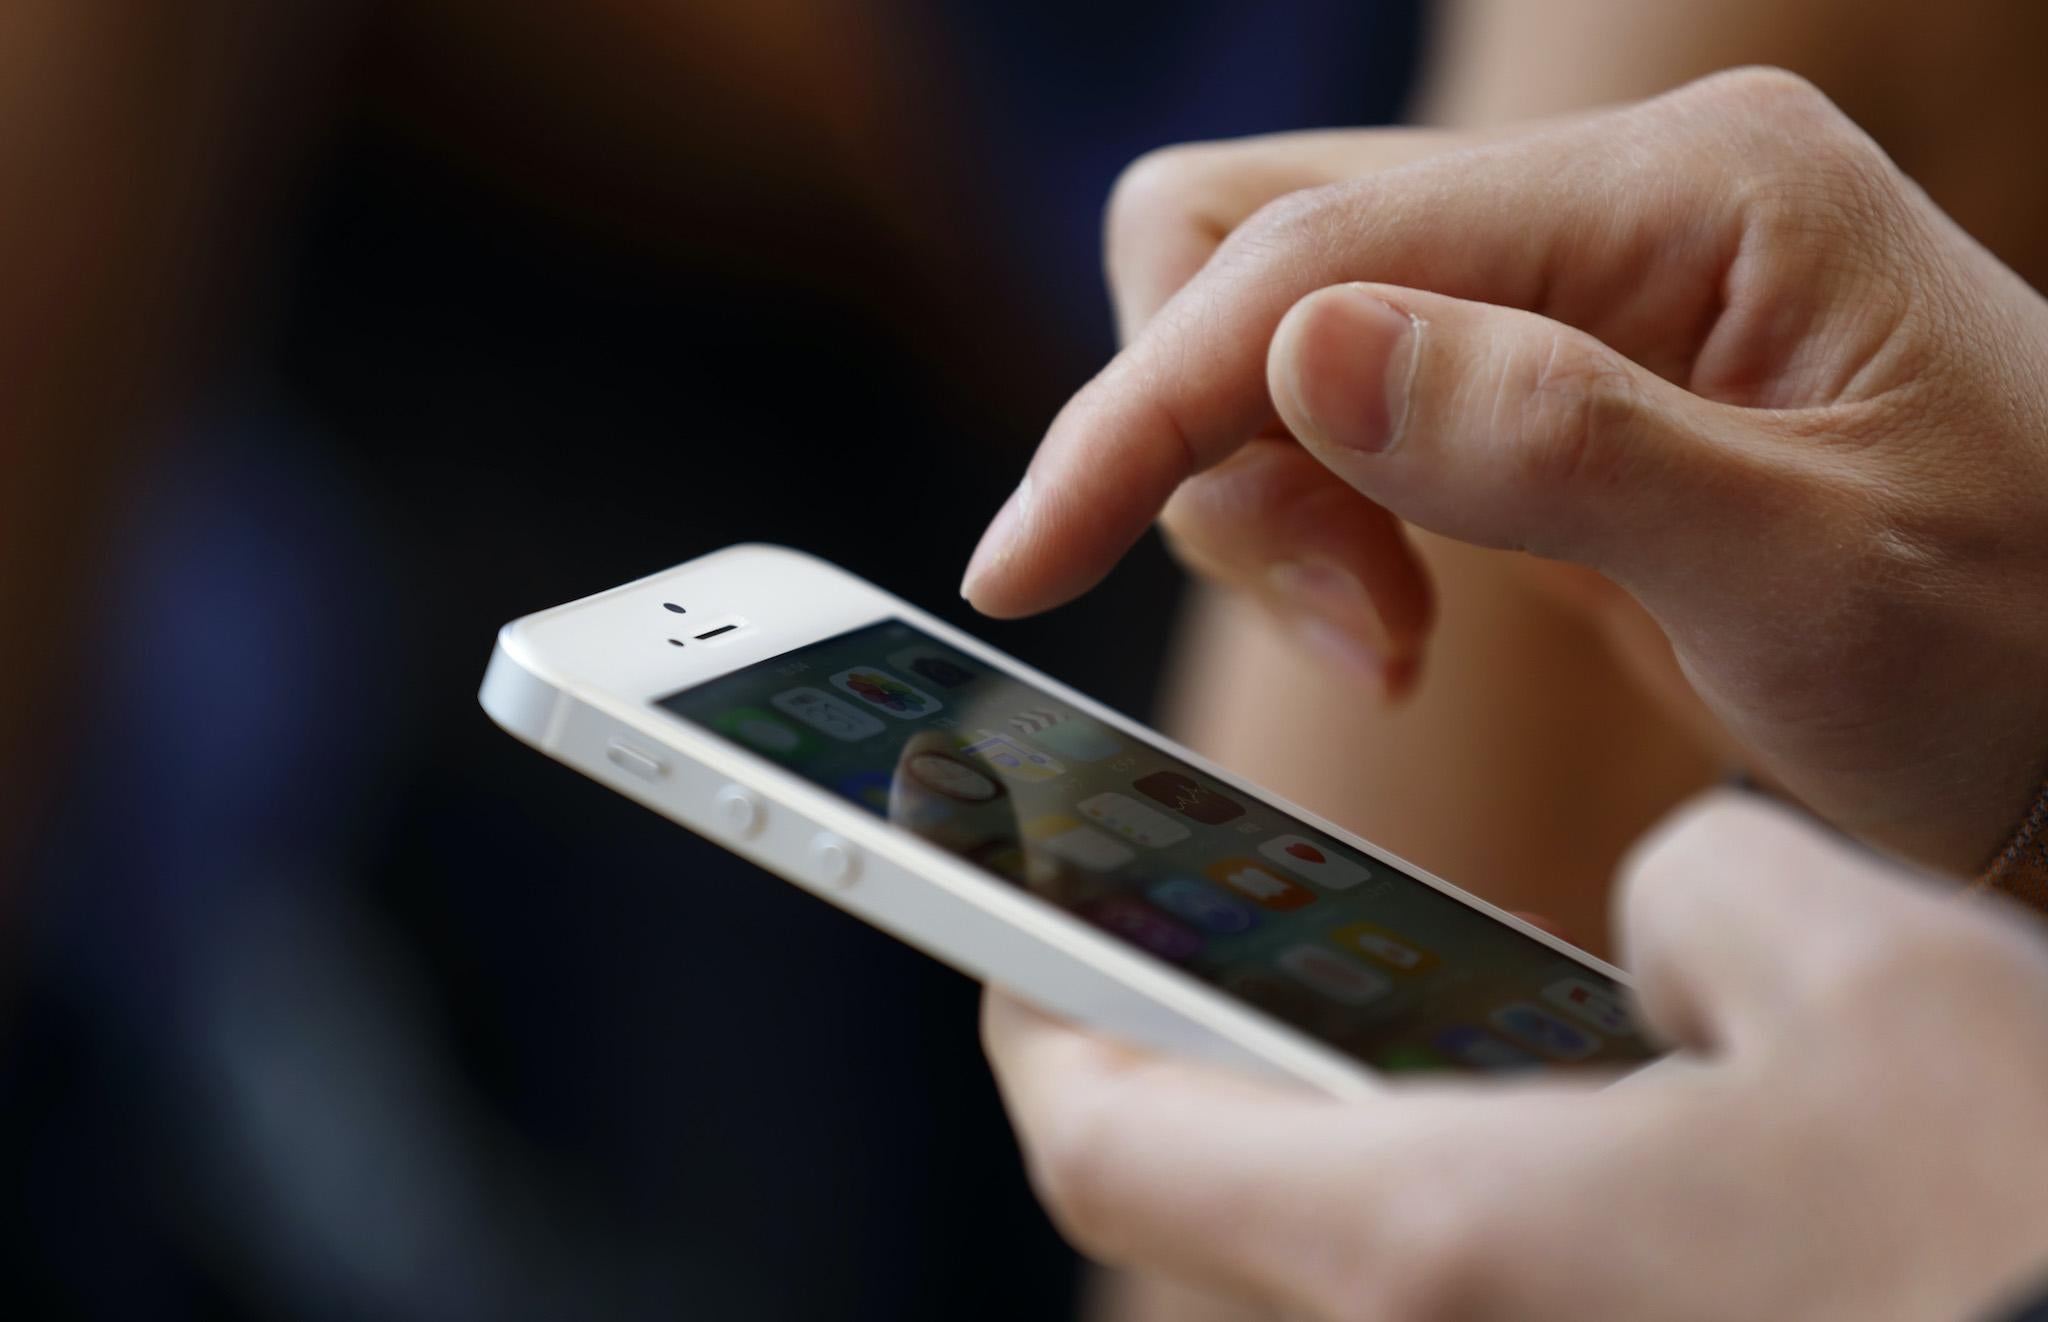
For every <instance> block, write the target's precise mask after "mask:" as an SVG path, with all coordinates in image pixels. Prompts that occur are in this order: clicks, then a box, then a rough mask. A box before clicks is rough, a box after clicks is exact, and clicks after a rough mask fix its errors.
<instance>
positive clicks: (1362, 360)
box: [1286, 285, 1422, 454]
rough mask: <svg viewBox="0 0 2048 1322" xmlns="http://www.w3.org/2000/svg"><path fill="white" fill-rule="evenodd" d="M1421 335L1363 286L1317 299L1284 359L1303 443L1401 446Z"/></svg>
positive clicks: (1365, 449) (1415, 322) (1410, 319)
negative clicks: (1302, 427) (1304, 441)
mask: <svg viewBox="0 0 2048 1322" xmlns="http://www.w3.org/2000/svg"><path fill="white" fill-rule="evenodd" d="M1421 334H1422V322H1421V320H1420V319H1418V318H1416V317H1414V316H1412V315H1410V314H1409V313H1408V312H1406V311H1405V310H1403V309H1401V308H1398V307H1395V306H1394V305H1393V304H1392V303H1389V302H1387V301H1386V300H1385V299H1383V298H1380V297H1379V296H1378V295H1376V294H1373V293H1371V292H1369V291H1368V290H1367V289H1365V288H1364V287H1363V286H1360V285H1343V286H1340V287H1338V288H1335V289H1329V290H1325V291H1324V292H1323V293H1321V294H1319V295H1317V296H1316V303H1315V307H1314V309H1313V315H1312V316H1309V317H1307V318H1306V319H1305V321H1304V322H1303V323H1302V324H1301V325H1300V326H1299V327H1297V328H1296V329H1295V331H1294V335H1293V339H1294V343H1293V345H1292V346H1291V347H1292V352H1291V353H1290V354H1289V355H1288V356H1287V359H1286V362H1287V371H1286V383H1287V386H1288V387H1289V389H1290V391H1291V393H1292V394H1293V396H1294V405H1295V410H1296V412H1297V414H1298V418H1297V419H1296V421H1298V422H1299V423H1300V424H1302V425H1304V426H1305V428H1306V430H1307V432H1308V433H1309V434H1308V435H1307V436H1305V437H1303V439H1304V440H1311V441H1317V442H1320V443H1322V444H1324V445H1328V446H1334V447H1339V448H1342V449H1346V450H1357V451H1360V452H1362V453H1366V454H1376V453H1380V452H1382V451H1386V450H1390V449H1392V448H1393V447H1394V446H1395V445H1396V444H1397V443H1399V441H1400V439H1401V431H1402V427H1403V425H1404V424H1405V423H1406V422H1407V420H1408V390H1409V386H1410V385H1411V384H1412V383H1413V381H1414V378H1415V364H1416V341H1417V340H1418V339H1419V338H1420V337H1421Z"/></svg>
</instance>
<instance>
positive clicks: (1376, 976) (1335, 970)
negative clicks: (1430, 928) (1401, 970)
mask: <svg viewBox="0 0 2048 1322" xmlns="http://www.w3.org/2000/svg"><path fill="white" fill-rule="evenodd" d="M1279 962H1280V967H1281V968H1283V969H1285V970H1287V971H1288V972H1289V973H1291V974H1293V975H1294V976H1295V977H1297V978H1299V979H1301V981H1303V982H1305V983H1307V984H1308V985H1309V986H1311V987H1313V988H1315V989H1316V990H1317V991H1319V992H1321V993H1322V994H1323V995H1325V996H1327V997H1329V998H1330V999H1331V1000H1333V1001H1337V1002H1339V1003H1341V1004H1344V1005H1364V1004H1365V1003H1366V1002H1368V1001H1375V1000H1378V999H1379V998H1380V997H1382V996H1385V995H1386V994H1387V993H1388V992H1390V991H1392V990H1393V989H1394V984H1393V983H1391V982H1388V981H1387V979H1386V975H1385V974H1383V973H1378V972H1375V971H1374V970H1372V969H1369V968H1367V967H1366V966H1365V965H1363V964H1361V963H1359V962H1358V961H1357V960H1355V959H1353V958H1351V957H1350V956H1349V955H1340V954H1338V953H1337V952H1336V951H1334V950H1332V949H1330V948H1329V947H1328V946H1290V947H1288V948H1287V949H1286V950H1285V951H1283V952H1282V953H1281V955H1280V961H1279Z"/></svg>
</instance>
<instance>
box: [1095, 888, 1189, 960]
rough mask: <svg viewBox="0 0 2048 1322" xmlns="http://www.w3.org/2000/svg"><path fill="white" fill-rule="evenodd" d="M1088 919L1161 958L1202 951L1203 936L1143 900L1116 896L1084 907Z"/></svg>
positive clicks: (1177, 956)
mask: <svg viewBox="0 0 2048 1322" xmlns="http://www.w3.org/2000/svg"><path fill="white" fill-rule="evenodd" d="M1082 912H1083V913H1084V914H1086V915H1087V916H1088V919H1089V921H1091V922H1093V923H1094V924H1095V925H1096V926H1098V927H1100V928H1103V929H1104V930H1106V931H1110V932H1114V933H1116V934H1117V935H1118V936H1120V937H1122V938H1123V939H1124V940H1126V941H1128V942H1130V943H1131V944H1132V945H1134V946H1138V947H1140V948H1142V949H1145V950H1149V951H1151V952H1152V953H1153V954H1155V955H1157V956H1159V957H1160V958H1161V959H1175V960H1179V959H1191V958H1193V957H1194V956H1196V955H1198V954H1200V953H1201V951H1202V938H1201V937H1199V936H1197V935H1195V934H1194V933H1193V932H1191V931H1189V930H1188V929H1187V928H1186V927H1183V926H1182V925H1181V924H1179V923H1177V922H1175V921H1173V919H1171V918H1168V917H1167V916H1166V915H1165V914H1163V913H1161V912H1159V911H1158V910H1157V909H1155V908H1153V907H1152V906H1151V905H1149V904H1147V903H1145V902H1144V901H1143V900H1137V899H1132V898H1131V897H1130V896H1128V895H1116V896H1112V897H1110V898H1109V899H1106V900H1098V901H1097V902H1095V903H1094V904H1091V905H1088V906H1087V907H1086V908H1084V909H1083V910H1082Z"/></svg>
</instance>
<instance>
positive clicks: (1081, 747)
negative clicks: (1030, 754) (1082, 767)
mask: <svg viewBox="0 0 2048 1322" xmlns="http://www.w3.org/2000/svg"><path fill="white" fill-rule="evenodd" d="M1008 724H1009V727H1010V732H1011V733H1012V734H1016V735H1020V736H1022V737H1023V738H1026V739H1029V740H1030V741H1031V742H1032V743H1035V744H1039V745H1042V746H1043V747H1046V748H1050V749H1051V750H1052V751H1053V752H1055V753H1058V754H1060V755H1061V756H1062V757H1070V758H1072V759H1074V761H1076V762H1100V761H1101V760H1102V759H1103V758H1105V757H1114V756H1116V755H1117V754H1118V753H1120V752H1122V751H1123V745H1122V744H1121V743H1119V742H1118V741H1117V738H1116V736H1114V735H1112V734H1111V733H1110V732H1109V731H1107V730H1105V729H1103V728H1102V727H1101V726H1099V725H1097V724H1096V723H1095V722H1093V721H1091V720H1089V719H1087V718H1086V717H1083V716H1069V715H1067V714H1066V713H1065V712H1058V711H1054V710H1053V709H1052V708H1050V707H1032V708H1029V709H1027V710H1025V711H1020V712H1018V713H1017V714H1016V715H1015V716H1012V717H1011V718H1010V719H1009V722H1008Z"/></svg>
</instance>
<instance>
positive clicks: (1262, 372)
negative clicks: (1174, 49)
mask: <svg viewBox="0 0 2048 1322" xmlns="http://www.w3.org/2000/svg"><path fill="white" fill-rule="evenodd" d="M1620 113H1621V114H1622V115H1636V116H1637V117H1636V118H1635V120H1634V121H1633V125H1632V127H1624V128H1623V129H1622V130H1620V131H1619V132H1617V130H1616V129H1615V128H1614V127H1613V125H1612V124H1611V123H1610V121H1612V120H1613V119H1615V118H1617V117H1616V116H1608V117H1603V118H1602V119H1600V120H1594V121H1591V122H1586V123H1578V124H1572V125H1567V126H1564V127H1561V128H1556V129H1551V130H1547V131H1543V132H1539V133H1537V134H1534V135H1532V136H1530V137H1526V138H1522V139H1518V140H1515V141H1512V142H1505V143H1491V144H1486V145H1482V146H1478V147H1473V148H1468V149H1465V150H1462V151H1457V152H1452V153H1447V154H1445V155H1441V156H1436V157H1432V158H1429V159H1427V160H1423V161H1418V162H1414V163H1411V164H1408V165H1404V166H1399V167H1396V168H1394V169H1392V170H1388V171H1384V172H1382V173H1379V174H1375V175H1372V176H1369V177H1367V178H1363V179H1358V180H1352V181H1348V182H1345V183H1340V184H1333V185H1329V186H1326V187H1323V188H1317V189H1311V190H1307V191H1304V192H1300V193H1295V194H1291V195H1289V196H1287V197H1283V198H1281V199H1280V200H1278V201H1277V202H1274V203H1271V204H1269V205H1268V206H1266V207H1265V208H1263V209H1262V210H1261V211H1260V212H1259V213H1258V214H1256V215H1255V216H1253V217H1252V219H1251V220H1249V221H1247V222H1246V223H1245V224H1244V225H1243V226H1241V227H1239V229H1238V230H1237V231H1235V232H1234V233H1233V234H1232V235H1231V237H1230V238H1229V240H1228V241H1226V242H1225V243H1224V245H1223V246H1222V247H1221V248H1220V249H1219V250H1218V251H1217V253H1216V255H1215V256H1214V257H1213V258H1212V259H1211V260H1210V261H1209V263H1208V265H1207V266H1205V267H1204V268H1203V270H1202V271H1201V272H1200V273H1199V274H1198V275H1197V276H1196V277H1195V278H1194V279H1193V280H1192V281H1190V282H1189V283H1188V284H1187V285H1186V286H1185V287H1183V288H1182V289H1181V290H1180V292H1179V293H1177V294H1176V295H1175V296H1174V297H1173V299H1172V300H1171V301H1169V302H1168V303H1167V305H1166V307H1165V308H1163V309H1162V310H1161V311H1160V313H1159V315H1158V316H1157V317H1155V318H1154V319H1153V320H1152V322H1151V323H1150V324H1149V325H1147V327H1146V328H1145V330H1144V331H1143V333H1142V334H1140V336H1139V337H1138V339H1137V340H1135V341H1134V342H1133V343H1132V344H1131V345H1130V346H1129V347H1128V348H1126V349H1125V350H1124V351H1123V352H1122V353H1120V354H1119V355H1117V357H1116V358H1115V359H1113V360H1112V361H1111V362H1110V364H1109V366H1108V367H1106V368H1105V369H1103V371H1102V373H1101V374H1100V375H1098V376H1097V377H1096V378H1095V379H1094V380H1093V381H1090V382H1089V383H1088V384H1087V385H1086V386H1084V387H1083V388H1082V389H1081V391H1080V392H1079V393H1078V394H1076V395H1075V396H1074V398H1073V399H1072V400H1071V401H1069V403H1068V404H1067V406H1066V407H1065V408H1064V409H1062V410H1061V411H1060V414H1059V416H1058V417H1057V418H1055V419H1054V420H1053V424H1052V427H1051V428H1050V429H1049V430H1048V431H1047V433H1046V437H1045V440H1044V441H1043V442H1042V443H1041V444H1040V446H1039V449H1038V453H1037V455H1036V456H1035V457H1034V459H1033V461H1032V464H1031V468H1030V472H1029V475H1028V476H1027V478H1026V480H1025V482H1024V483H1023V484H1022V485H1020V487H1019V489H1018V492H1017V494H1015V495H1013V496H1012V497H1011V499H1010V501H1009V503H1008V504H1006V505H1005V506H1004V508H1003V510H1002V511H1001V513H999V514H998V515H997V517H996V520H995V521H994V522H993V523H992V524H991V525H990V527H989V530H988V532H987V533H985V534H984V535H983V537H982V542H981V545H980V546H979V547H978V548H977V549H976V551H975V554H974V558H973V559H972V561H970V563H969V565H968V571H967V577H966V580H965V581H964V582H963V583H962V585H961V591H962V593H963V594H964V595H965V596H966V597H967V598H968V600H969V601H971V602H972V603H973V604H974V605H975V606H976V607H977V608H978V609H980V610H982V611H984V612H986V613H988V614H991V615H997V616H1014V615H1025V614H1029V613H1031V612H1033V611H1039V610H1044V609H1047V608H1049V607H1051V606H1055V605H1058V604H1060V603H1061V602H1063V601H1067V600H1069V599H1071V598H1073V597H1075V596H1078V595H1079V594H1081V593H1082V592H1085V591H1087V590H1088V589H1089V588H1091V587H1093V586H1094V585H1095V584H1096V583H1097V582H1099V581H1100V580H1101V578H1102V577H1103V575H1104V574H1106V573H1107V572H1108V571H1109V569H1110V567H1111V566H1112V565H1114V564H1115V563H1116V561H1117V560H1118V558H1120V557H1121V556H1122V555H1123V554H1124V553H1125V552H1126V551H1128V550H1129V549H1130V547H1131V546H1132V544H1133V543H1135V542H1136V541H1137V539H1138V538H1139V536H1140V535H1142V534H1143V532H1144V530H1145V528H1146V526H1147V525H1148V524H1150V523H1151V521H1152V519H1153V518H1154V517H1155V516H1156V515H1157V514H1158V513H1159V511H1160V510H1161V508H1163V507H1164V505H1165V503H1166V500H1167V498H1168V497H1169V496H1171V495H1172V494H1173V491H1174V488H1175V487H1177V486H1179V485H1180V483H1182V482H1183V481H1185V480H1186V479H1187V478H1188V477H1190V476H1192V475H1193V474H1195V473H1197V472H1199V471H1201V470H1203V469H1205V468H1207V467H1209V466H1210V465H1212V464H1215V463H1217V462H1219V461H1220V460H1222V459H1223V458H1225V457H1226V456H1228V455H1229V454H1230V453H1231V452H1232V451H1233V450H1235V449H1236V448H1237V447H1238V446H1240V445H1241V444H1243V443H1244V442H1245V440H1246V439H1247V438H1249V437H1251V436H1253V435H1256V434H1258V433H1259V432H1261V431H1263V430H1266V429H1267V428H1268V427H1270V426H1272V425H1273V424H1274V419H1275V414H1274V408H1273V402H1272V399H1271V397H1270V396H1269V395H1268V393H1267V386H1266V353H1267V348H1268V346H1269V344H1270V343H1271V341H1272V337H1273V333H1274V331H1275V330H1276V329H1277V328H1278V326H1279V324H1280V322H1281V319H1282V318H1283V317H1285V316H1286V314H1287V311H1288V309H1289V308H1291V307H1293V305H1294V304H1295V303H1296V302H1297V301H1299V300H1300V299H1301V298H1303V297H1305V296H1306V295H1308V294H1310V293H1312V292H1314V291H1315V290H1317V289H1321V288H1324V287H1326V286H1329V285H1334V284H1340V283H1344V282H1348V281H1354V280H1371V281H1378V282H1382V283H1388V284H1396V285H1406V286H1410V287H1415V288H1421V289H1428V290H1432V291H1435V292H1437V293H1442V294H1447V295H1450V296H1452V297H1456V298H1464V299H1476V300H1480V301H1484V302H1489V303H1496V304H1500V305H1504V306H1508V307H1518V308H1526V309H1530V310H1534V311H1542V310H1543V309H1542V308H1539V307H1537V306H1536V305H1537V303H1538V302H1539V301H1555V302H1557V303H1559V304H1560V305H1570V306H1572V307H1573V308H1575V309H1584V308H1586V307H1588V306H1597V305H1598V304H1599V303H1600V302H1601V301H1602V300H1603V299H1611V298H1618V297H1623V296H1626V295H1628V293H1629V291H1631V290H1634V291H1636V292H1637V293H1639V292H1640V283H1641V281H1642V280H1643V279H1647V278H1648V277H1649V276H1650V274H1651V273H1653V272H1657V271H1660V270H1661V271H1663V272H1665V273H1666V274H1667V276H1668V273H1669V271H1670V267H1671V263H1672V262H1673V259H1674V258H1676V257H1680V256H1695V257H1697V256H1700V255H1702V254H1704V253H1706V252H1709V251H1717V250H1718V249H1719V247H1720V245H1718V244H1715V243H1706V244H1698V245H1696V246H1695V245H1688V244H1682V243H1681V244H1675V243H1674V242H1673V237H1674V236H1673V231H1674V229H1681V230H1683V231H1684V232H1685V233H1686V234H1687V235H1688V236H1703V235H1704V233H1707V232H1712V231H1713V230H1715V229H1716V228H1717V227H1716V226H1714V225H1711V224H1708V225H1702V224H1701V223H1700V220H1701V217H1702V216H1705V215H1708V214H1710V213H1711V212H1712V211H1713V210H1714V205H1713V204H1714V202H1715V200H1717V199H1722V200H1725V199H1726V198H1727V196H1728V192H1727V190H1723V189H1722V188H1721V187H1720V185H1719V181H1718V180H1717V179H1716V178H1714V177H1713V176H1714V175H1715V171H1714V170H1712V169H1710V168H1703V162H1702V161H1700V160H1698V159H1688V158H1687V155H1686V154H1685V153H1683V152H1677V153H1673V152H1661V153H1660V152H1623V151H1617V150H1614V139H1615V138H1616V137H1617V136H1630V135H1633V134H1641V133H1652V134H1656V133H1664V134H1668V133H1671V132H1673V131H1674V126H1675V124H1676V123H1677V122H1678V120H1679V117H1678V116H1675V115H1670V114H1656V115H1648V116H1644V115H1640V114H1638V112H1629V111H1625V112H1620ZM1596 135H1597V136H1596ZM1589 142H1590V143H1591V144H1592V145H1594V146H1595V147H1597V148H1599V149H1595V150H1588V149H1587V148H1588V145H1589ZM1686 246H1692V248H1693V250H1692V252H1690V253H1679V252H1674V248H1675V247H1686ZM1574 281H1581V282H1585V281H1591V282H1596V286H1595V287H1588V288H1573V287H1572V286H1573V282H1574Z"/></svg>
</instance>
